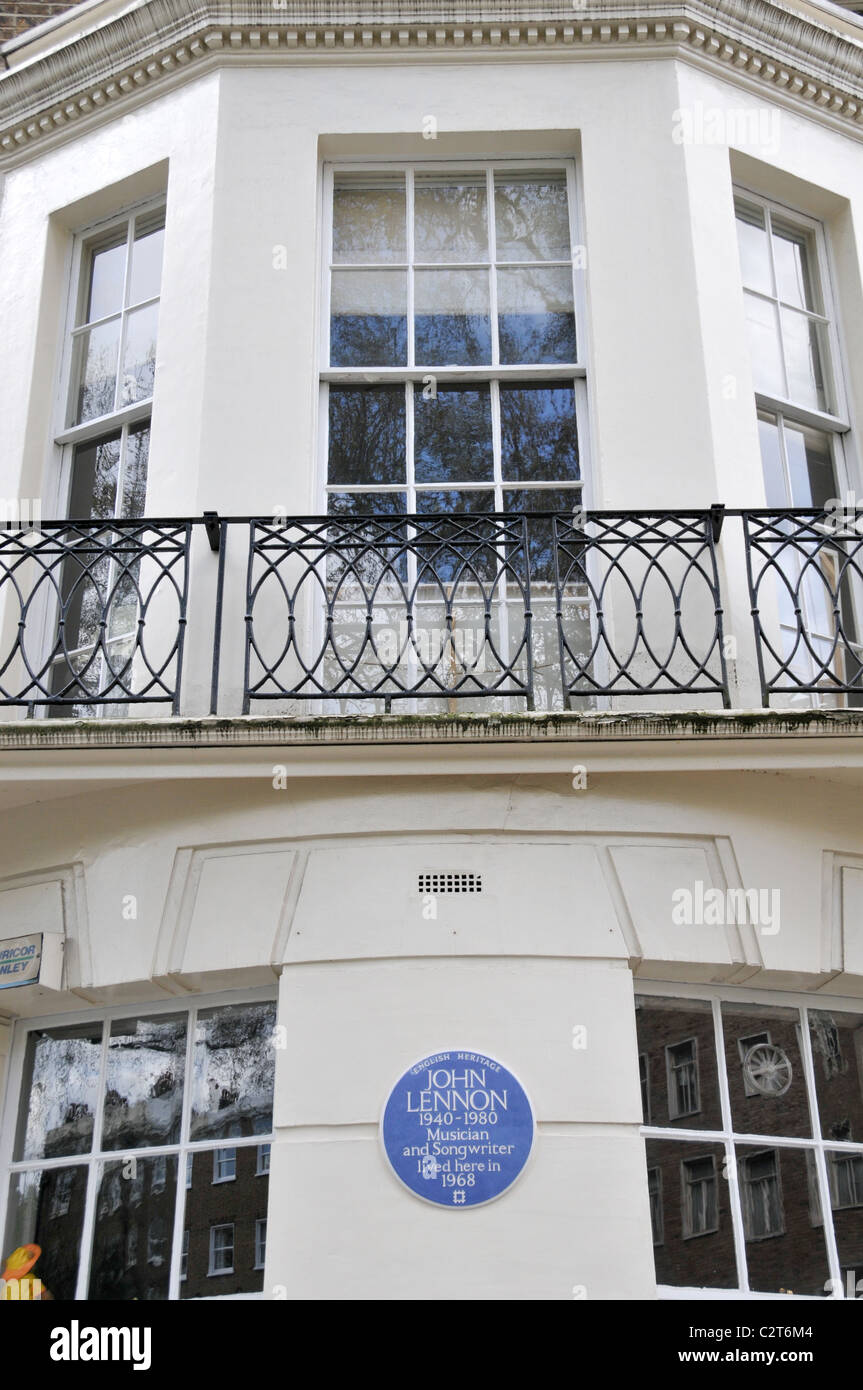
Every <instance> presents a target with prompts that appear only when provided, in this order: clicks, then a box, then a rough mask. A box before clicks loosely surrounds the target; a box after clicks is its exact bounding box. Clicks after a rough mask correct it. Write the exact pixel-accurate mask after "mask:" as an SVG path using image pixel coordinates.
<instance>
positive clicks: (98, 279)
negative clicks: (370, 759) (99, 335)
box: [82, 227, 126, 323]
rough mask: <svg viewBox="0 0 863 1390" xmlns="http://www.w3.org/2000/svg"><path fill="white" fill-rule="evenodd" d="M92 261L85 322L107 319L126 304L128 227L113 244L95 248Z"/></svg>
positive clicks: (92, 252)
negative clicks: (125, 281) (124, 292)
mask: <svg viewBox="0 0 863 1390" xmlns="http://www.w3.org/2000/svg"><path fill="white" fill-rule="evenodd" d="M90 255H91V261H90V284H89V293H88V295H87V307H86V311H85V314H84V318H83V320H82V322H83V323H93V322H94V320H95V319H104V318H107V317H108V315H109V314H116V313H118V312H119V310H120V309H121V308H122V307H123V289H124V284H123V282H124V278H125V274H126V228H125V227H123V229H122V230H121V231H120V232H119V233H118V234H117V236H116V237H115V238H114V240H113V244H112V245H111V244H109V245H107V246H105V245H104V244H103V245H102V246H101V247H99V248H94V249H93V250H92V251H91V253H90Z"/></svg>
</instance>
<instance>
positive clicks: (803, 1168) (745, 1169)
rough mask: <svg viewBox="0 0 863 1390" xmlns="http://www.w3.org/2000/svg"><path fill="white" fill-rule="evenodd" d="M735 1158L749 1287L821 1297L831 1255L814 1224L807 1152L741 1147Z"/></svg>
mask: <svg viewBox="0 0 863 1390" xmlns="http://www.w3.org/2000/svg"><path fill="white" fill-rule="evenodd" d="M735 1157H736V1162H737V1178H738V1184H739V1189H740V1205H741V1210H742V1214H743V1231H744V1235H745V1238H746V1263H747V1266H748V1269H749V1286H750V1288H751V1289H753V1290H754V1291H755V1292H756V1293H796V1294H808V1295H814V1296H819V1295H821V1294H823V1292H824V1286H825V1283H826V1281H827V1277H828V1273H829V1271H828V1267H827V1255H826V1251H825V1248H824V1233H823V1230H822V1229H819V1228H818V1227H817V1226H814V1225H813V1223H812V1216H813V1208H812V1200H811V1190H812V1189H811V1179H810V1167H811V1161H810V1162H809V1163H808V1162H807V1156H806V1153H805V1151H804V1150H802V1149H784V1148H781V1147H775V1148H774V1147H766V1146H765V1147H762V1146H756V1145H754V1144H753V1145H748V1144H738V1146H737V1148H736V1151H735Z"/></svg>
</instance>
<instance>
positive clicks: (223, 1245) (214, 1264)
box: [209, 1224, 234, 1274]
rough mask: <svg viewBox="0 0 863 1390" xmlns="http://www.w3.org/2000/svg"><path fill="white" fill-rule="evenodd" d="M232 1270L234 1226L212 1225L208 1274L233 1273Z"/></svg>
mask: <svg viewBox="0 0 863 1390" xmlns="http://www.w3.org/2000/svg"><path fill="white" fill-rule="evenodd" d="M233 1272H234V1227H233V1224H230V1225H226V1226H212V1227H211V1228H210V1268H209V1273H210V1274H233Z"/></svg>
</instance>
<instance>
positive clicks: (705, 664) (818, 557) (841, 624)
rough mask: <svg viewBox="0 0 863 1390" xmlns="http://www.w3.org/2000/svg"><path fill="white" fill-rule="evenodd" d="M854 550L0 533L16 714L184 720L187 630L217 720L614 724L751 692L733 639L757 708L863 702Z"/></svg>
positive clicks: (648, 535)
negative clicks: (396, 713)
mask: <svg viewBox="0 0 863 1390" xmlns="http://www.w3.org/2000/svg"><path fill="white" fill-rule="evenodd" d="M726 518H734V519H735V527H736V524H737V521H738V520H739V522H740V527H741V529H740V530H739V531H737V532H736V534H733V533H732V528H731V526H730V525H729V524H728V523H727V522H726V525H725V530H724V532H723V523H724V522H725V519H726ZM858 520H859V527H858ZM203 533H205V534H206V538H207V539H208V540H209V543H210V548H211V549H212V550H214V551H218V552H219V555H218V561H217V562H216V563H215V564H214V562H213V557H212V556H211V555H210V554H209V552H208V551H207V547H206V544H205V543H204V536H203ZM196 534H198V535H199V537H200V539H199V541H195V535H196ZM720 535H721V536H722V539H721V541H720ZM730 535H731V544H730V545H728V546H727V545H726V542H727V540H728V538H729V536H730ZM195 546H197V549H194V547H195ZM721 547H725V548H724V550H723V551H722V554H720V549H721ZM861 551H863V512H861V513H860V514H857V513H855V514H854V515H853V516H849V515H847V514H844V515H843V517H842V518H840V520H839V521H837V518H836V516H835V515H833V514H830V513H828V512H826V511H813V510H809V511H802V510H788V511H767V510H761V511H727V512H726V511H725V510H724V509H723V508H722V507H719V506H716V507H712V508H707V509H704V510H700V511H659V510H656V511H652V512H646V511H642V512H635V511H628V512H607V511H606V512H586V513H573V514H562V513H531V514H527V515H499V514H488V513H479V514H469V513H468V514H466V513H458V514H447V515H435V516H432V515H428V516H410V517H409V516H404V515H398V514H393V515H376V516H355V515H338V516H330V517H306V518H287V519H281V518H275V519H267V518H263V517H255V518H238V519H231V520H227V519H222V520H220V519H219V518H218V517H217V516H216V514H215V513H206V514H205V515H204V516H202V517H198V518H189V519H179V520H150V519H146V520H145V519H140V520H133V521H115V520H106V521H82V522H77V521H76V522H73V521H58V522H46V523H43V524H42V525H41V526H39V527H37V528H29V529H22V530H17V531H12V530H8V529H7V530H5V531H4V530H0V705H19V706H25V707H27V709H28V711H29V712H31V713H36V712H37V711H39V712H41V713H46V712H47V713H49V714H50V713H53V714H69V713H75V714H88V713H90V714H92V713H98V712H100V711H102V712H104V711H106V710H108V711H109V712H113V711H117V712H120V711H122V710H124V709H127V708H128V707H130V706H135V705H152V706H156V707H158V709H157V711H156V712H164V713H169V714H170V713H178V712H179V710H180V697H181V688H182V679H183V653H184V637H185V632H186V626H187V619H188V622H189V630H190V634H191V632H192V630H193V629H194V631H195V633H196V637H195V651H196V660H197V664H198V665H200V660H201V657H202V653H204V652H205V651H206V652H209V653H210V654H211V657H212V668H211V681H210V683H211V689H212V702H211V712H212V713H220V714H231V713H238V712H239V711H240V710H242V711H243V712H244V713H245V712H248V711H250V710H261V709H262V708H266V707H268V705H269V708H271V709H273V708H274V707H275V708H276V709H278V711H279V712H284V713H289V714H290V713H297V714H302V713H303V712H305V711H306V710H308V709H316V710H318V711H319V712H323V713H345V712H359V713H363V712H372V711H375V710H388V709H390V708H391V707H392V705H393V702H394V701H412V702H415V704H414V705H411V706H409V708H416V709H417V710H426V711H428V710H431V711H440V712H443V713H446V712H470V711H471V710H479V709H483V708H486V709H487V708H489V707H491V708H500V709H514V710H517V709H524V708H525V707H526V708H528V709H540V710H542V709H547V710H551V709H567V708H571V709H591V708H603V707H612V708H622V707H623V706H624V704H625V703H626V702H628V701H629V699H630V698H632V697H637V699H638V701H639V702H643V701H644V700H645V699H648V700H649V699H651V698H653V699H655V700H656V701H657V702H658V704H659V705H660V706H665V705H666V704H668V703H677V702H679V701H681V700H684V699H686V700H687V701H688V702H689V703H690V705H691V704H692V703H693V702H696V701H698V700H699V699H700V697H709V698H711V699H713V700H717V701H721V702H722V703H723V704H724V705H725V706H726V707H729V706H731V705H732V703H734V702H737V703H739V702H740V696H739V692H738V690H737V688H736V687H734V686H732V684H731V681H730V675H729V665H728V663H727V662H726V644H727V643H728V642H731V644H732V646H733V648H734V654H735V655H739V654H738V652H737V647H738V646H739V644H740V642H741V641H743V642H744V643H746V642H748V643H749V647H750V650H751V654H750V657H749V658H748V659H749V661H750V666H751V669H752V670H753V671H757V673H758V679H759V681H760V689H761V697H762V700H763V703H764V704H765V705H766V704H768V703H769V701H770V699H771V696H781V697H787V696H788V695H789V694H791V695H793V694H801V693H804V694H808V695H810V696H813V697H815V698H820V699H825V698H828V697H829V699H830V700H832V702H833V703H837V702H838V703H844V704H859V703H863V645H861V642H860V639H859V634H860V633H861V631H863V622H861V618H863V605H861V597H863V553H861ZM744 555H745V565H746V576H745V584H744V585H743V586H742V588H741V589H740V590H739V592H743V590H744V589H745V587H746V586H748V593H749V597H750V609H751V618H750V617H748V616H747V615H746V612H745V607H743V608H742V605H741V602H740V600H739V599H738V598H735V601H734V613H733V616H734V627H735V629H736V630H735V632H734V634H733V636H729V635H727V633H728V629H729V627H730V626H731V623H730V619H729V604H728V603H727V602H725V603H724V602H723V591H724V590H725V591H727V590H728V587H729V586H728V579H727V578H721V576H722V574H723V566H724V569H725V573H726V575H727V574H728V570H729V566H730V565H732V564H736V565H737V566H738V567H739V568H741V569H742V566H743V563H744V560H743V556H744ZM193 561H194V563H193ZM191 575H194V582H193V584H192V593H193V596H194V605H193V607H192V609H191V610H189V612H188V613H187V608H188V594H189V588H190V576H191ZM742 578H743V576H742V575H741V579H742ZM241 605H243V606H242V609H241ZM750 621H751V628H750V632H749V635H748V636H746V635H745V634H743V632H742V626H741V625H742V624H743V625H746V626H748V625H749V623H750ZM243 626H245V632H244V631H243ZM226 666H229V667H230V674H229V675H227V676H225V674H224V671H225V667H226ZM738 675H739V672H738ZM241 682H242V693H241V694H240V693H239V686H240V683H241ZM201 684H202V681H201V677H200V673H198V675H197V676H196V679H195V689H196V690H198V689H200V687H201ZM230 692H234V693H233V694H232V693H230ZM193 698H196V697H193ZM273 702H275V706H274V704H273ZM748 703H752V699H751V697H750V698H749V700H748ZM188 712H189V713H201V712H202V711H200V710H197V709H192V708H189V710H188Z"/></svg>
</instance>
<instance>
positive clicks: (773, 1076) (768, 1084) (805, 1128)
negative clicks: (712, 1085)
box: [722, 905, 812, 1138]
mask: <svg viewBox="0 0 863 1390" xmlns="http://www.w3.org/2000/svg"><path fill="white" fill-rule="evenodd" d="M744 914H745V907H743V906H740V905H738V907H737V909H736V915H737V920H738V921H740V920H741V918H742V916H743V915H744ZM799 1022H800V1015H799V1012H798V1010H797V1009H782V1008H772V1007H767V1006H766V1005H763V1004H723V1005H722V1028H723V1033H724V1035H725V1060H726V1065H727V1068H728V1089H729V1093H730V1096H731V1119H732V1123H733V1125H734V1128H735V1130H736V1131H737V1133H738V1134H789V1135H793V1136H794V1137H796V1138H809V1137H811V1134H812V1124H811V1120H810V1117H809V1100H808V1096H807V1090H806V1078H805V1076H804V1073H803V1058H802V1056H801V1054H800V1043H799Z"/></svg>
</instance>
